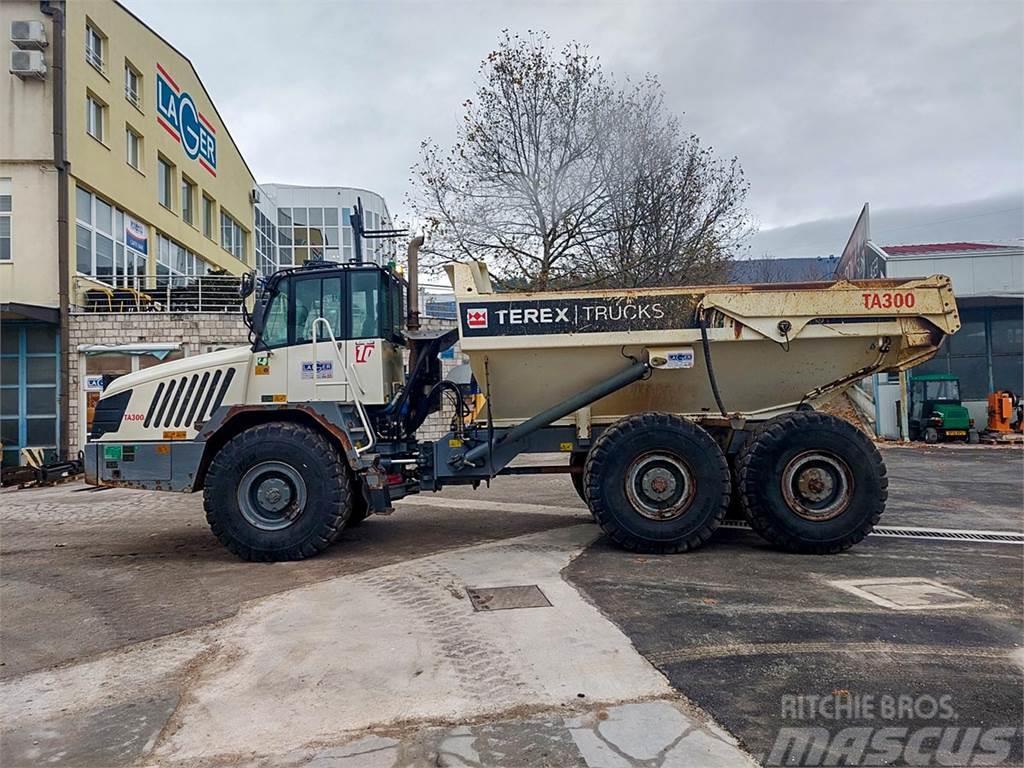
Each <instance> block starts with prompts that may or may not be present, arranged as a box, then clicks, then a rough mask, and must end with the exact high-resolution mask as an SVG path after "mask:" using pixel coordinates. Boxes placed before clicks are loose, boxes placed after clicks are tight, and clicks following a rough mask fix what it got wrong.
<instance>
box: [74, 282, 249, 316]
mask: <svg viewBox="0 0 1024 768" xmlns="http://www.w3.org/2000/svg"><path fill="white" fill-rule="evenodd" d="M240 282H241V278H239V277H238V276H237V275H201V276H192V277H185V276H179V275H173V276H168V275H157V276H152V275H148V276H144V277H132V276H119V277H114V278H110V282H107V281H106V280H105V279H100V278H95V277H84V276H82V275H77V276H76V277H75V278H74V304H75V307H74V309H73V311H75V312H238V311H240V309H241V306H242V299H241V298H240V297H239V295H238V288H239V284H240Z"/></svg>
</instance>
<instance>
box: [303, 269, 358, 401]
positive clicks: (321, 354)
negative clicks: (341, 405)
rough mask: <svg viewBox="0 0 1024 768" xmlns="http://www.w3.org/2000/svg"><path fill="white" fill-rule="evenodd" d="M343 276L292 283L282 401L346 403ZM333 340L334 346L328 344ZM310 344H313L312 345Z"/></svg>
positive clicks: (309, 277) (336, 274) (349, 397)
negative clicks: (285, 388)
mask: <svg viewBox="0 0 1024 768" xmlns="http://www.w3.org/2000/svg"><path fill="white" fill-rule="evenodd" d="M346 283H347V275H345V274H343V273H339V272H331V273H330V274H328V275H317V274H316V272H312V273H311V274H308V275H296V276H295V278H294V279H293V281H292V296H293V302H292V307H291V311H290V315H291V334H290V335H291V345H290V346H289V347H288V400H289V401H290V402H308V401H312V400H340V401H349V400H352V393H351V392H350V389H349V384H348V382H347V375H346V364H345V361H346V360H348V357H349V349H348V346H349V342H348V337H349V335H350V334H349V332H348V328H347V322H346V320H347V318H346V314H347V312H346V310H347V308H348V307H347V304H348V302H346V301H345V296H346V287H347V286H346ZM332 335H333V337H334V341H332V340H331V336H332ZM314 338H315V343H314Z"/></svg>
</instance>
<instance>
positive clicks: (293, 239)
mask: <svg viewBox="0 0 1024 768" xmlns="http://www.w3.org/2000/svg"><path fill="white" fill-rule="evenodd" d="M346 210H347V209H346ZM340 237H341V229H340V225H339V217H338V209H337V208H321V207H315V208H314V207H309V208H306V207H303V208H298V207H292V208H278V209H277V244H278V254H279V257H280V259H279V263H280V264H281V265H282V266H285V265H290V264H295V265H297V266H298V265H302V264H304V263H305V262H307V261H340V260H341V255H342V251H341V249H340V247H339V246H340V242H341V241H340V239H339V238H340ZM349 258H351V257H349Z"/></svg>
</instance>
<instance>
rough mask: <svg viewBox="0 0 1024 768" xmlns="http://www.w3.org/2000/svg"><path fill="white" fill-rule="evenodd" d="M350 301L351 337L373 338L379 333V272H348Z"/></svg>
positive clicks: (378, 335) (377, 336)
mask: <svg viewBox="0 0 1024 768" xmlns="http://www.w3.org/2000/svg"><path fill="white" fill-rule="evenodd" d="M349 280H350V281H351V284H352V301H351V303H350V304H349V311H350V313H351V314H350V317H351V328H352V336H351V338H353V339H375V338H379V337H380V335H381V333H380V309H381V302H380V273H379V272H377V271H376V270H374V271H372V272H371V271H369V270H366V271H358V270H353V271H352V272H350V273H349Z"/></svg>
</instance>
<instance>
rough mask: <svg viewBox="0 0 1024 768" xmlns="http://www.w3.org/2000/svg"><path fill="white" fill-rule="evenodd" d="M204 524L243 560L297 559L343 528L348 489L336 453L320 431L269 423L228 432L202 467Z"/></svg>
mask: <svg viewBox="0 0 1024 768" xmlns="http://www.w3.org/2000/svg"><path fill="white" fill-rule="evenodd" d="M203 506H204V507H205V509H206V520H207V522H208V523H209V525H210V529H211V530H212V531H213V533H214V535H215V536H216V537H217V538H218V539H219V540H220V542H221V543H222V544H223V545H224V546H225V547H227V548H228V549H229V550H230V551H231V552H233V553H234V554H236V555H238V556H239V557H240V558H242V559H243V560H261V561H266V560H301V559H303V558H306V557H312V556H313V555H315V554H317V553H319V552H322V551H323V550H324V549H325V548H326V547H327V546H328V545H329V544H330V543H331V542H332V541H334V540H335V539H336V538H337V537H338V534H339V533H340V532H341V529H342V528H344V527H345V524H346V523H347V522H348V519H349V516H350V514H351V511H352V488H351V482H350V479H349V474H348V470H347V468H346V467H345V464H344V461H343V460H342V457H341V456H340V455H339V454H338V452H337V450H335V448H334V446H332V445H331V444H330V443H329V442H328V441H327V440H326V439H325V438H324V437H323V436H322V435H320V434H319V433H318V432H315V431H314V430H311V429H308V428H306V427H304V426H301V425H299V424H293V423H290V422H270V423H268V424H260V425H258V426H255V427H252V428H250V429H247V430H245V431H244V432H241V433H239V434H238V435H235V437H233V438H231V439H230V440H229V441H228V442H227V443H226V444H225V445H224V446H223V447H222V448H221V449H220V451H218V453H217V455H216V456H215V457H214V459H213V461H212V462H211V464H210V468H209V470H208V471H207V473H206V483H205V488H204V491H203Z"/></svg>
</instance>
